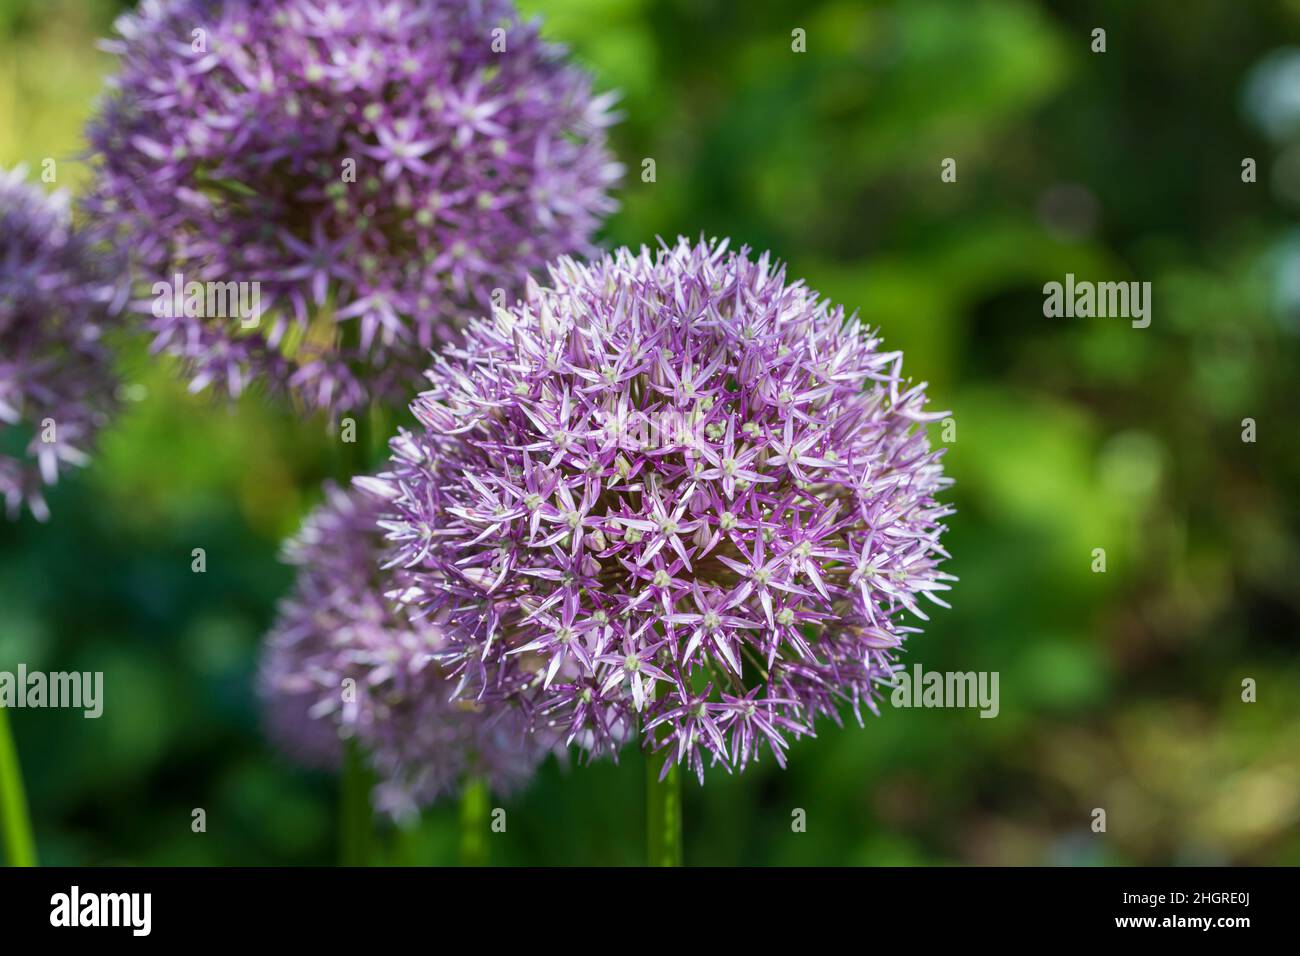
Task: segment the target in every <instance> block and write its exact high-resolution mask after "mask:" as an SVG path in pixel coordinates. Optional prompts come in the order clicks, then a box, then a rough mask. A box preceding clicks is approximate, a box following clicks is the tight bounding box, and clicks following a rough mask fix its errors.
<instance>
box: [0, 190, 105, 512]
mask: <svg viewBox="0 0 1300 956" xmlns="http://www.w3.org/2000/svg"><path fill="white" fill-rule="evenodd" d="M25 180H26V171H25V170H24V169H22V168H18V169H14V170H11V171H9V172H5V171H4V170H0V497H3V499H4V502H5V507H6V511H7V512H8V513H9V515H10V516H11V517H13V516H15V515H17V513H18V511H19V510H20V509H21V508H22V506H23V505H24V504H26V505H27V507H28V509H29V510H30V511H31V513H32V514H33V515H35V516H36V517H37V518H38V519H40V520H44V519H45V518H47V517H48V516H49V508H48V506H47V505H46V503H45V498H44V496H43V495H42V493H41V487H42V482H44V484H46V485H52V484H54V482H55V481H56V480H57V479H58V476H59V472H60V471H62V470H64V469H65V468H66V467H67V466H69V465H84V464H85V463H86V460H87V457H86V449H87V448H88V447H89V446H90V443H91V440H92V439H93V438H94V435H95V433H96V431H98V429H99V428H100V426H101V425H102V424H103V423H104V421H105V420H106V418H107V417H108V413H109V411H111V409H112V407H113V405H114V391H115V387H116V382H115V379H114V377H113V374H112V366H111V362H110V360H109V357H108V353H107V351H106V349H105V348H104V344H103V342H102V338H103V335H104V332H105V330H106V328H107V327H108V326H109V325H110V324H111V321H112V318H113V315H114V314H115V312H116V309H117V308H118V307H119V306H120V304H121V303H119V302H116V301H115V297H114V291H115V290H114V285H113V281H112V275H111V267H110V266H109V264H108V263H107V262H106V261H105V260H104V259H103V258H101V257H100V255H99V254H98V253H97V252H96V251H95V249H94V248H93V245H92V243H91V242H90V241H89V240H88V239H87V238H86V237H85V236H84V235H83V234H81V233H79V232H76V231H74V230H73V228H72V220H71V216H70V215H69V212H68V199H67V196H66V195H65V194H62V193H57V194H55V195H52V196H47V195H46V194H45V193H44V192H42V191H41V190H40V189H38V188H37V187H35V186H31V185H28V184H27V182H26V181H25Z"/></svg>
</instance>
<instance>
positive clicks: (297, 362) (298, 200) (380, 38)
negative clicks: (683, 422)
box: [86, 0, 622, 409]
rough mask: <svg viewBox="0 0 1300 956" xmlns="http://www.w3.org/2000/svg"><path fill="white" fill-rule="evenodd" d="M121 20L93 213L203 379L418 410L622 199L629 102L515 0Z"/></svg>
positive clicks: (101, 121)
mask: <svg viewBox="0 0 1300 956" xmlns="http://www.w3.org/2000/svg"><path fill="white" fill-rule="evenodd" d="M117 32H118V34H119V37H118V38H117V39H115V40H112V41H110V42H107V43H106V48H107V49H109V50H110V51H112V52H113V53H115V54H117V56H118V57H119V59H120V69H119V71H118V73H117V75H116V76H115V77H114V78H113V79H112V80H111V92H110V95H109V96H108V97H107V98H106V100H105V102H104V103H103V104H102V106H101V108H100V111H99V114H98V116H97V118H96V119H95V120H94V121H93V122H92V124H91V126H90V129H89V137H90V141H91V144H92V147H93V153H94V157H95V160H96V163H97V167H98V176H97V182H96V185H95V188H94V189H93V191H92V195H91V196H89V197H88V199H87V200H86V202H87V208H88V209H89V210H90V211H91V212H92V213H93V214H94V215H95V216H96V217H97V218H99V219H100V220H102V221H104V222H105V223H107V224H108V225H109V226H111V227H113V228H115V229H116V230H117V234H118V236H119V240H120V242H121V243H122V244H123V246H125V247H129V249H130V250H131V252H132V254H133V257H134V265H135V270H136V274H137V276H138V278H139V279H141V280H142V282H143V283H144V284H146V285H149V287H150V292H149V298H148V299H142V300H141V301H140V302H138V303H137V309H138V310H139V311H140V312H142V313H144V314H145V315H146V316H147V317H148V322H149V324H150V327H151V328H152V331H153V333H154V336H155V338H154V346H155V348H156V349H158V350H164V351H167V352H170V353H172V354H175V355H177V356H179V357H180V358H181V359H183V360H184V361H185V362H186V363H187V365H188V366H189V367H190V368H191V369H192V370H193V379H192V383H191V385H192V388H193V389H194V390H196V391H197V390H199V389H202V388H204V387H206V386H208V385H209V384H211V385H213V386H215V387H216V388H218V389H224V390H225V391H227V392H229V393H232V394H237V393H239V392H240V391H241V389H242V388H243V387H244V386H245V385H246V384H247V383H248V382H249V381H251V380H253V379H262V380H265V381H267V382H268V383H270V384H272V385H273V386H275V387H284V388H288V389H289V390H290V391H291V392H292V393H293V394H295V395H297V396H299V397H300V398H301V399H302V400H303V401H304V402H305V403H306V404H307V405H309V406H314V407H326V408H331V409H340V408H352V409H355V408H359V407H360V406H361V405H362V404H364V403H365V402H366V401H369V400H372V399H379V400H390V401H391V400H400V401H403V402H404V401H406V400H408V399H409V394H408V391H407V389H406V387H405V386H407V385H408V384H409V381H410V379H411V377H412V376H413V375H418V373H419V371H420V370H421V369H422V368H423V366H424V365H425V364H426V362H427V358H426V356H427V351H428V350H429V349H430V348H431V347H433V346H435V345H437V344H438V343H439V342H440V341H441V340H443V339H444V338H445V337H447V336H448V335H449V334H450V332H451V331H452V329H454V328H455V327H456V326H457V325H458V324H459V323H460V322H461V321H462V320H463V317H464V316H465V314H466V313H467V312H469V313H472V314H481V313H482V312H484V311H486V310H487V309H488V308H489V307H490V305H491V302H492V299H493V291H494V290H496V289H500V290H502V292H503V293H505V295H507V296H508V297H509V299H510V300H513V298H514V297H516V296H517V295H518V294H519V292H520V291H521V288H522V285H521V284H522V277H523V276H524V275H525V274H526V272H527V271H528V270H536V269H540V268H541V267H542V266H543V265H544V264H545V263H546V261H547V260H549V259H550V258H552V257H554V256H556V255H558V254H560V253H569V252H572V253H584V252H587V251H588V250H589V248H590V238H591V236H592V233H593V232H594V230H595V229H596V228H597V227H598V225H599V224H600V222H601V220H602V219H603V217H604V216H605V215H606V214H608V213H609V212H610V211H611V209H613V208H614V205H615V204H614V202H613V201H612V200H611V198H610V197H609V195H608V190H609V188H610V187H611V185H612V184H614V183H615V182H616V181H617V180H618V178H619V177H620V176H621V173H622V169H621V167H620V166H619V165H618V164H617V163H615V162H614V161H613V159H612V157H611V154H610V152H609V150H608V148H607V146H606V127H607V126H609V125H610V124H611V122H613V117H612V114H611V113H610V106H611V104H612V100H613V97H612V96H611V95H608V94H607V95H601V96H595V95H593V93H592V90H591V84H590V80H589V78H588V76H587V75H586V74H585V73H584V72H582V71H581V70H579V69H577V68H576V67H574V66H573V65H571V64H570V62H569V61H568V60H567V59H566V57H565V54H564V51H563V49H562V48H559V47H557V46H555V45H552V44H549V43H546V42H543V41H542V40H541V39H540V38H539V36H538V30H537V26H536V25H535V24H532V23H524V22H521V21H519V20H518V18H517V17H516V14H515V12H514V8H513V6H512V4H511V3H510V2H509V0H469V2H466V0H384V2H377V0H275V2H271V0H144V2H143V3H142V4H141V5H140V9H139V12H137V13H132V14H127V15H124V16H123V17H121V18H120V19H119V21H118V23H117ZM191 283H194V285H191ZM230 283H234V284H235V285H233V286H232V285H229V284H230ZM254 283H256V284H257V285H254ZM190 292H196V293H197V295H195V296H194V297H193V299H192V300H191V296H190ZM235 294H238V295H239V296H241V298H239V300H238V302H239V304H238V306H237V307H236V306H232V305H231V301H232V300H233V299H234V296H235ZM499 298H500V297H499V296H498V299H499ZM187 300H191V302H192V304H191V303H190V302H187Z"/></svg>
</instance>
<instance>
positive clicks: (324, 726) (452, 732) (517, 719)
mask: <svg viewBox="0 0 1300 956" xmlns="http://www.w3.org/2000/svg"><path fill="white" fill-rule="evenodd" d="M377 521H378V507H377V502H375V501H374V499H373V498H371V497H370V496H368V495H364V494H360V493H358V492H354V491H343V490H340V489H339V488H338V487H336V486H333V485H330V486H327V489H326V500H325V502H324V503H323V504H322V505H320V506H319V507H318V508H317V509H316V510H315V511H314V512H313V513H312V514H311V515H309V516H308V518H307V520H306V521H305V522H304V524H303V527H302V529H301V530H300V531H299V532H298V534H297V535H296V536H295V537H293V538H291V539H290V540H289V541H288V542H287V543H286V545H285V549H284V557H285V560H286V561H287V562H289V563H290V564H292V565H294V566H296V567H297V568H298V569H299V571H298V579H297V582H296V583H295V585H294V590H293V593H292V594H291V595H290V596H288V597H287V598H286V599H285V600H284V601H283V602H282V604H281V606H280V612H279V618H278V620H277V621H276V624H275V626H274V629H273V630H272V632H271V634H270V635H269V636H268V638H267V642H266V646H265V648H264V651H263V656H262V662H261V668H260V674H259V678H258V687H259V693H260V695H261V697H262V700H263V712H264V718H265V724H266V727H267V730H268V732H269V734H270V735H271V737H272V738H273V739H274V740H275V741H276V742H277V743H278V744H279V745H280V747H281V748H282V749H283V750H284V751H285V752H286V753H288V754H289V755H290V756H292V757H294V758H295V759H297V760H299V761H300V762H302V763H304V764H307V765H309V766H317V767H337V766H338V765H339V762H340V758H341V754H342V746H341V740H342V739H343V738H355V739H356V740H357V741H358V742H359V744H360V745H361V748H362V750H363V751H364V752H365V754H366V755H367V757H368V759H369V760H370V762H371V763H372V765H373V767H374V769H375V771H376V775H377V780H378V782H377V785H376V789H375V793H374V802H375V807H376V809H378V810H380V811H381V812H384V813H387V814H389V815H391V816H395V817H396V816H404V815H407V814H410V813H413V812H414V811H415V810H416V809H417V808H418V807H420V806H423V805H426V804H428V803H431V802H433V801H434V800H435V799H437V798H438V797H440V796H442V795H444V794H446V793H450V792H453V791H455V790H456V789H457V788H459V786H460V785H461V783H462V782H463V780H464V778H465V777H467V776H470V775H473V776H482V777H485V778H486V779H487V781H488V784H489V786H491V787H492V789H493V790H494V791H496V792H498V793H508V792H509V791H511V790H513V789H515V788H516V787H518V786H520V785H521V784H522V783H524V782H525V781H527V780H528V779H529V778H530V777H531V776H532V774H533V772H534V771H535V770H536V768H537V765H538V764H539V763H540V762H541V760H542V759H543V758H544V757H545V755H546V753H547V748H546V747H545V746H544V745H543V743H542V742H541V738H538V737H535V736H532V735H530V734H528V732H527V731H528V728H527V726H526V723H525V720H524V718H523V716H522V714H521V712H520V711H519V710H518V709H517V708H514V709H512V708H505V707H502V708H498V709H496V710H495V711H494V712H489V711H488V709H487V708H484V707H480V706H475V705H472V704H467V703H465V702H461V701H454V700H453V699H452V696H453V690H454V685H453V684H451V683H450V682H448V681H447V679H446V678H445V676H444V675H443V673H442V672H441V671H440V670H439V668H438V667H437V666H436V665H435V664H433V663H431V655H432V654H433V653H434V652H436V651H437V650H438V649H439V647H440V646H441V641H440V636H439V632H438V630H437V629H436V628H434V627H433V626H431V625H430V624H428V623H427V622H412V621H408V620H407V618H406V615H405V614H404V613H403V612H401V611H400V610H397V609H395V608H394V606H393V604H392V603H391V602H390V601H388V600H387V599H385V598H384V597H383V595H382V594H381V593H380V588H379V584H378V579H379V577H380V572H379V561H380V556H381V552H382V550H383V544H384V542H383V532H382V531H381V529H380V528H379V526H378V524H377Z"/></svg>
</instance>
